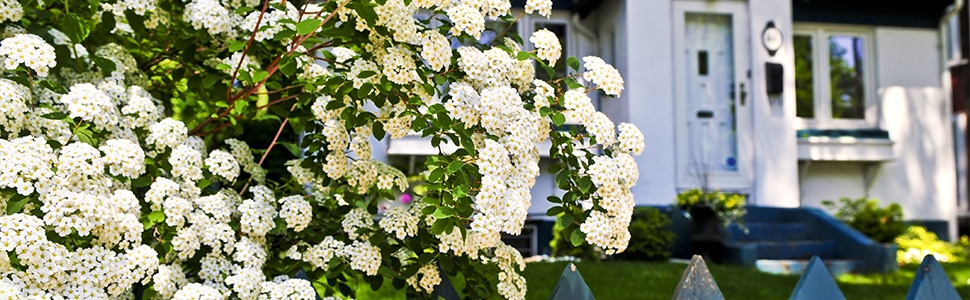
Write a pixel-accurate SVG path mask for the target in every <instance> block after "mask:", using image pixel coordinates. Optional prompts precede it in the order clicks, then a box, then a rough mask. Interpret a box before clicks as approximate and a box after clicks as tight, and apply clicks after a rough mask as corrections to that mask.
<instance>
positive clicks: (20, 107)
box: [0, 79, 31, 137]
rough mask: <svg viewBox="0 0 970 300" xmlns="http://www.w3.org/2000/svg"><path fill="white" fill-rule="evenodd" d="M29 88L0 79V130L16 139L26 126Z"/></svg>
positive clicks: (29, 97) (29, 98)
mask: <svg viewBox="0 0 970 300" xmlns="http://www.w3.org/2000/svg"><path fill="white" fill-rule="evenodd" d="M30 100H31V96H30V88H28V87H26V86H23V85H21V84H19V83H16V82H13V81H11V80H8V79H0V128H2V129H3V130H4V131H5V132H7V133H8V134H11V135H12V136H14V137H16V136H17V134H18V133H20V130H22V129H23V128H24V126H25V125H26V124H25V123H26V122H25V120H26V119H27V117H26V113H27V111H28V109H27V102H28V101H30Z"/></svg>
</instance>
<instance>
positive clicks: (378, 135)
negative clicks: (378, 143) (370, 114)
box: [371, 121, 387, 140]
mask: <svg viewBox="0 0 970 300" xmlns="http://www.w3.org/2000/svg"><path fill="white" fill-rule="evenodd" d="M373 128H374V130H373V132H371V133H373V134H374V138H375V139H377V140H383V139H384V135H386V134H387V132H385V131H384V123H382V122H380V121H374V126H373Z"/></svg>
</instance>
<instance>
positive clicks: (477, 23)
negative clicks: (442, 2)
mask: <svg viewBox="0 0 970 300" xmlns="http://www.w3.org/2000/svg"><path fill="white" fill-rule="evenodd" d="M446 12H447V14H448V18H449V19H451V22H452V23H453V24H454V25H453V26H452V27H451V34H452V35H456V36H457V35H460V34H462V33H465V34H468V35H470V36H473V37H475V39H479V38H481V37H482V32H483V31H485V16H484V15H482V13H481V12H479V11H478V10H477V9H475V8H474V7H471V6H469V5H467V4H465V3H464V2H462V3H461V4H458V5H453V6H451V7H449V8H448V9H447V11H446Z"/></svg>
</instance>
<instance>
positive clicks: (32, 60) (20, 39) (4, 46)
mask: <svg viewBox="0 0 970 300" xmlns="http://www.w3.org/2000/svg"><path fill="white" fill-rule="evenodd" d="M9 16H10V14H9V13H8V17H9ZM0 58H3V66H4V68H6V69H7V70H14V69H16V68H17V66H20V65H21V64H22V65H24V66H25V67H27V68H30V69H32V70H34V72H37V76H40V77H47V72H48V71H50V68H53V67H54V66H56V65H57V61H56V60H54V58H55V57H54V47H53V46H51V45H50V44H48V43H47V42H46V41H44V39H42V38H41V37H39V36H36V35H33V34H17V35H14V36H13V37H10V38H5V39H3V40H0Z"/></svg>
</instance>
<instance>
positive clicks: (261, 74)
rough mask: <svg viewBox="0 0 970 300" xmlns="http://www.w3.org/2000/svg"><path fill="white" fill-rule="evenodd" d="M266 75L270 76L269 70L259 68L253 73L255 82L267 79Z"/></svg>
mask: <svg viewBox="0 0 970 300" xmlns="http://www.w3.org/2000/svg"><path fill="white" fill-rule="evenodd" d="M266 77H269V71H266V70H257V71H256V73H255V74H253V82H260V81H263V79H266Z"/></svg>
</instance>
